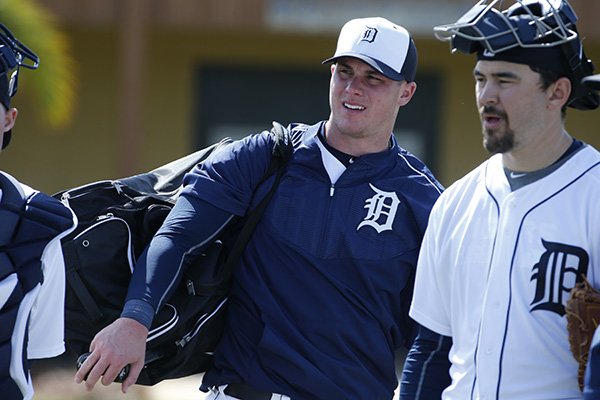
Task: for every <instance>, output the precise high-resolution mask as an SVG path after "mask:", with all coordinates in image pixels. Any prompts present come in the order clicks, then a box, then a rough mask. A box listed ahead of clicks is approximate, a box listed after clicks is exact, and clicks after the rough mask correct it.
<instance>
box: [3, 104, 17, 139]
mask: <svg viewBox="0 0 600 400" xmlns="http://www.w3.org/2000/svg"><path fill="white" fill-rule="evenodd" d="M18 114H19V111H18V110H17V109H16V108H14V107H12V108H9V109H8V111H6V112H5V113H4V121H2V132H3V133H4V132H8V131H10V130H11V129H12V128H13V126H15V122H16V121H17V115H18Z"/></svg>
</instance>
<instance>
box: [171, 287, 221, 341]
mask: <svg viewBox="0 0 600 400" xmlns="http://www.w3.org/2000/svg"><path fill="white" fill-rule="evenodd" d="M226 302H227V297H226V298H224V299H223V300H222V301H221V302H220V303H219V305H218V306H217V307H216V308H215V309H214V310H213V311H212V312H211V313H210V314H208V313H205V314H202V316H201V317H200V318H199V319H198V321H196V324H195V325H194V328H193V329H192V330H191V331H189V332H188V333H186V334H185V335H183V337H182V338H181V339H179V340H178V341H176V342H175V345H177V346H178V347H181V348H184V347H185V346H186V345H187V344H188V343H189V342H190V341H191V340H192V339H193V338H194V337H196V335H198V332H200V329H202V327H203V326H204V324H206V322H207V321H209V320H210V319H211V318H212V317H213V316H214V315H215V314H216V313H217V312H218V311H219V310H220V309H221V307H223V306H224V305H225V303H226Z"/></svg>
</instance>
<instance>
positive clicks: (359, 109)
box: [344, 103, 365, 111]
mask: <svg viewBox="0 0 600 400" xmlns="http://www.w3.org/2000/svg"><path fill="white" fill-rule="evenodd" d="M344 107H346V108H348V109H350V110H355V111H361V110H364V109H365V107H363V106H359V105H356V104H350V103H344Z"/></svg>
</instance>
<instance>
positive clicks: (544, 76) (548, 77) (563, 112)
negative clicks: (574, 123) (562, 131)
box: [529, 65, 575, 120]
mask: <svg viewBox="0 0 600 400" xmlns="http://www.w3.org/2000/svg"><path fill="white" fill-rule="evenodd" d="M529 68H531V70H532V71H533V72H537V73H538V74H540V84H541V86H542V90H546V89H548V88H549V87H550V86H551V85H552V84H553V83H554V82H556V81H557V80H559V79H560V78H562V77H565V78H568V79H569V80H570V81H571V86H573V81H572V80H571V78H569V77H568V76H567V75H565V74H564V73H560V72H556V71H549V70H547V69H544V68H540V67H534V66H532V65H530V66H529ZM571 90H575V88H574V87H573V88H571ZM567 105H568V103H565V104H564V105H563V106H562V108H561V109H560V116H561V117H562V119H563V120H564V119H565V118H566V116H567Z"/></svg>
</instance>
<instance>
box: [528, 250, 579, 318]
mask: <svg viewBox="0 0 600 400" xmlns="http://www.w3.org/2000/svg"><path fill="white" fill-rule="evenodd" d="M542 245H543V246H544V248H545V249H546V251H545V252H544V253H543V254H542V256H541V257H540V261H539V262H538V263H537V264H535V265H534V266H533V275H532V276H531V280H532V281H533V280H536V281H537V282H536V288H535V297H534V299H533V301H532V302H531V305H532V306H533V307H532V308H531V311H536V310H546V311H553V312H555V313H557V314H559V315H561V316H563V315H565V306H564V304H563V300H565V301H566V299H567V298H568V295H569V292H570V291H571V289H572V288H573V287H574V286H575V283H577V282H580V281H581V276H582V275H585V274H586V273H587V269H588V261H589V256H588V254H587V253H586V251H585V250H584V249H582V248H581V247H575V246H570V245H567V244H563V243H554V242H547V241H545V240H544V239H542ZM567 285H568V286H567Z"/></svg>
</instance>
